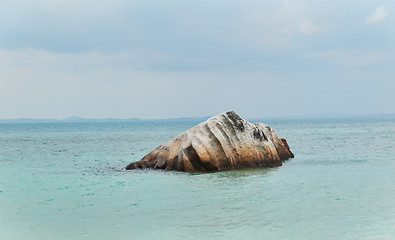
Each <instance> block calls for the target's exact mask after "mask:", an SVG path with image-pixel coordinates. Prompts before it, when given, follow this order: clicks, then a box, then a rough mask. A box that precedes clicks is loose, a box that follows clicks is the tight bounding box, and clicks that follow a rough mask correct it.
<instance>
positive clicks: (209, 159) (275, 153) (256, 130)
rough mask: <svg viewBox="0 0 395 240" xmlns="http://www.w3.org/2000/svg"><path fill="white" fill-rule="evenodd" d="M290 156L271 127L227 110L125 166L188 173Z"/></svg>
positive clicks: (279, 162)
mask: <svg viewBox="0 0 395 240" xmlns="http://www.w3.org/2000/svg"><path fill="white" fill-rule="evenodd" d="M293 157H294V156H293V153H292V152H291V151H290V150H289V146H288V144H287V141H286V140H285V139H283V138H278V137H277V134H276V133H275V131H274V130H272V129H271V128H270V127H268V126H266V125H265V124H263V123H255V124H251V123H249V122H248V121H246V120H244V119H242V118H241V117H239V116H238V115H237V114H236V113H234V112H233V111H229V112H226V113H222V114H220V115H218V116H215V117H212V118H210V119H208V120H207V121H205V122H203V123H200V124H199V125H197V126H195V127H193V128H191V129H189V130H187V131H185V132H183V133H181V134H180V135H178V136H176V137H174V138H173V139H171V140H170V141H169V142H167V143H165V144H163V145H160V146H158V147H157V148H155V149H154V150H153V151H152V152H150V153H149V154H147V155H146V156H145V157H143V158H142V159H141V160H140V161H138V162H134V163H131V164H129V165H128V166H127V167H126V169H128V170H129V169H136V168H153V169H166V170H178V171H185V172H189V171H216V170H225V169H236V168H249V167H276V166H281V165H282V160H287V159H289V158H293Z"/></svg>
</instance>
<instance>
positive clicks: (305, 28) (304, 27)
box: [298, 21, 318, 34]
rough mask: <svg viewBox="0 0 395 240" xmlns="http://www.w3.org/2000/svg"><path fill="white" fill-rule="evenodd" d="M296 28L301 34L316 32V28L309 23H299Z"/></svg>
mask: <svg viewBox="0 0 395 240" xmlns="http://www.w3.org/2000/svg"><path fill="white" fill-rule="evenodd" d="M298 27H299V30H300V32H301V33H303V34H310V33H314V32H316V31H317V30H318V29H317V27H316V26H315V25H314V24H312V23H311V22H309V21H304V22H301V23H299V25H298Z"/></svg>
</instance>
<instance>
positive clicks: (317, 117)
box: [0, 114, 395, 123]
mask: <svg viewBox="0 0 395 240" xmlns="http://www.w3.org/2000/svg"><path fill="white" fill-rule="evenodd" d="M210 117H211V116H205V117H180V118H164V119H140V118H126V119H124V118H80V117H70V118H65V119H36V118H10V119H0V123H84V122H86V123H111V122H113V123H122V122H124V123H130V122H183V121H201V122H203V121H206V120H207V119H209V118H210ZM392 118H395V114H371V115H344V114H328V115H314V116H287V117H261V118H247V119H248V120H251V121H254V120H255V121H262V120H326V119H327V120H329V119H392Z"/></svg>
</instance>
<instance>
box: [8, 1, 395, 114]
mask: <svg viewBox="0 0 395 240" xmlns="http://www.w3.org/2000/svg"><path fill="white" fill-rule="evenodd" d="M394 29H395V1H393V0H392V1H379V0H369V1H357V0H349V1H339V0H283V1H279V0H272V1H267V0H259V1H258V0H244V1H234V0H226V1H225V0H210V1H207V0H190V1H181V0H156V1H153V0H141V1H140V0H99V1H97V0H95V1H93V0H84V1H81V0H0V119H7V118H59V119H61V118H67V117H70V116H79V117H85V118H108V117H111V118H132V117H138V118H173V117H198V116H211V115H216V114H219V113H222V112H225V111H227V110H234V111H236V113H238V114H239V115H241V116H242V117H248V118H255V117H279V116H280V117H281V116H309V115H325V114H352V115H355V114H381V113H387V114H388V113H390V114H391V113H395V94H394V93H395V67H394V66H395V31H394Z"/></svg>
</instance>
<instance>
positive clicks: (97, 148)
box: [0, 119, 395, 239]
mask: <svg viewBox="0 0 395 240" xmlns="http://www.w3.org/2000/svg"><path fill="white" fill-rule="evenodd" d="M265 123H266V124H268V125H269V126H271V127H272V128H274V129H275V130H276V131H277V133H278V135H279V136H281V137H285V138H286V139H287V140H288V143H289V145H290V147H291V149H292V150H293V152H294V153H295V156H296V157H295V159H292V160H289V161H286V162H285V163H284V165H283V166H281V167H278V168H271V169H245V170H234V171H224V172H215V173H179V172H169V171H151V170H135V171H124V170H122V168H123V167H124V166H126V165H127V164H129V163H130V162H132V161H135V160H139V159H140V158H141V157H143V156H144V155H145V154H147V153H148V152H149V151H151V150H152V149H153V148H155V147H156V146H157V145H159V144H161V143H164V142H166V141H168V140H169V139H170V138H171V137H173V136H175V135H177V134H179V133H181V132H182V131H184V130H186V129H188V128H190V127H192V126H194V125H196V124H197V122H139V123H36V124H0V239H394V238H395V184H394V183H395V120H394V119H369V120H368V119H357V120H356V119H352V120H351V119H348V120H292V121H291V120H289V121H266V122H265Z"/></svg>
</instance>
